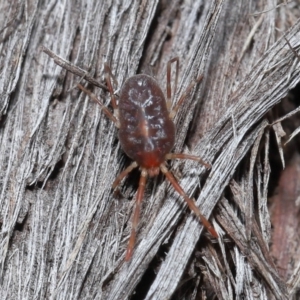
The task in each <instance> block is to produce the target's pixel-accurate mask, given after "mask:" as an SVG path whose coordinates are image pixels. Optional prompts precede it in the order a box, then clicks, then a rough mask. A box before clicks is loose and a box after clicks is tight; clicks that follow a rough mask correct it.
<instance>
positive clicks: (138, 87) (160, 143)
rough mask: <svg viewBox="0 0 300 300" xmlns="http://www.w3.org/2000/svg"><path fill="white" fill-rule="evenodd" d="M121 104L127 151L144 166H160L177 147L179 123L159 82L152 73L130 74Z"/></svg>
mask: <svg viewBox="0 0 300 300" xmlns="http://www.w3.org/2000/svg"><path fill="white" fill-rule="evenodd" d="M118 104H119V106H118V108H119V121H120V131H119V139H120V143H121V146H122V148H123V150H124V152H125V153H126V154H127V155H128V156H129V157H130V158H131V159H132V160H134V161H136V162H137V163H138V165H139V166H141V167H142V168H146V169H152V168H157V167H159V166H160V164H162V163H163V162H164V161H165V155H166V154H167V153H169V152H170V151H171V150H172V148H173V146H174V143H175V126H174V123H173V121H172V120H171V118H170V116H169V111H168V109H167V105H166V101H165V97H164V94H163V92H162V90H161V88H160V87H159V85H158V83H157V82H156V81H155V80H154V79H153V78H152V77H150V76H148V75H143V74H141V75H135V76H132V77H130V78H129V79H127V80H126V81H125V83H124V85H123V86H122V89H121V92H120V98H119V103H118Z"/></svg>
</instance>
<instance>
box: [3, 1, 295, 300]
mask: <svg viewBox="0 0 300 300" xmlns="http://www.w3.org/2000/svg"><path fill="white" fill-rule="evenodd" d="M299 7H300V5H299V1H289V2H288V1H282V2H280V1H275V0H264V1H262V0H257V1H249V0H241V1H229V0H219V1H203V0H198V1H197V0H196V1H189V0H185V1H179V0H174V1H117V0H112V1H109V0H106V1H97V0H94V1H92V0H83V1H76V0H73V1H67V0H65V1H63V0H61V1H58V0H52V1H38V0H36V1H34V0H28V1H24V0H19V1H17V0H14V1H12V2H11V3H7V2H6V1H3V0H0V53H1V56H0V97H1V98H0V140H1V144H0V225H1V234H0V273H1V275H0V277H1V282H0V284H1V288H0V298H1V299H127V298H129V297H131V299H171V298H172V299H273V298H274V299H292V298H293V297H295V299H296V298H297V295H296V292H297V289H298V287H299V280H300V254H299V250H298V249H299V248H300V247H299V239H300V238H299V230H298V232H297V228H299V227H297V226H298V223H297V222H299V216H298V208H297V207H298V206H297V204H298V205H299V200H297V198H298V193H299V190H300V188H298V186H297V181H298V177H299V171H298V169H299V161H300V160H299V159H298V155H297V153H298V152H297V149H299V147H297V144H295V142H294V146H293V147H291V150H290V153H289V155H290V156H292V157H293V160H292V162H291V166H292V167H289V168H287V169H286V172H287V173H285V175H282V176H286V177H282V178H283V179H281V180H280V184H279V190H278V192H276V195H275V196H274V197H273V198H271V200H270V203H272V204H273V203H274V205H271V210H269V207H268V205H267V204H268V203H267V200H268V196H269V194H270V192H269V193H268V190H269V186H270V184H271V187H274V186H275V185H276V180H277V179H278V177H279V173H280V171H281V169H282V163H283V156H284V151H285V149H286V148H283V147H282V137H283V136H284V132H283V129H282V127H281V122H278V123H277V124H275V125H272V126H269V124H271V123H272V122H273V121H275V120H276V119H277V118H278V117H280V116H282V115H283V114H285V113H287V112H288V111H290V110H292V109H293V108H296V106H297V105H299V100H298V98H299V96H298V97H297V96H295V95H297V94H289V96H288V97H287V95H288V92H289V91H290V90H291V89H292V88H294V87H295V86H296V84H297V83H298V82H299V81H300V69H299V64H300V63H299V60H298V59H297V57H296V55H295V53H294V52H293V51H292V50H291V49H290V47H289V46H288V45H287V43H286V41H285V39H283V38H282V37H283V36H284V35H285V36H286V38H287V39H288V40H289V43H290V45H291V46H292V47H293V48H294V49H295V50H297V49H299V46H300V34H299V30H300V21H299V16H300V9H299ZM41 46H46V47H48V48H50V49H51V50H52V51H54V52H55V53H56V54H57V55H59V56H61V57H62V58H64V59H66V60H69V61H71V62H72V63H74V64H75V65H77V66H79V67H80V68H82V69H84V70H87V71H88V72H89V74H90V75H91V76H93V77H95V78H96V79H97V80H98V81H100V82H103V83H105V81H104V76H103V67H104V63H105V62H108V63H109V65H110V66H111V68H112V72H113V74H115V76H116V78H117V80H118V83H119V88H120V86H121V84H122V82H124V80H125V79H126V78H127V77H128V76H131V75H133V74H136V73H147V74H151V75H153V76H154V77H155V78H157V80H158V81H159V82H161V83H162V88H163V90H165V85H166V64H167V61H168V60H169V59H170V58H172V57H174V56H179V58H180V74H179V84H178V93H177V94H176V95H175V97H174V101H177V100H178V99H179V97H180V94H181V92H182V91H184V90H185V88H186V87H187V86H188V85H189V83H190V82H191V81H192V80H193V79H195V78H196V77H197V76H199V75H200V74H203V75H204V80H203V81H202V83H201V84H199V85H198V86H197V87H196V88H195V89H194V90H193V91H192V93H191V95H190V96H189V97H188V98H187V99H186V101H185V102H184V104H183V105H182V107H181V109H180V112H179V114H178V116H177V117H176V119H175V122H176V125H177V139H176V145H175V149H176V151H184V152H190V153H192V154H194V155H199V156H201V157H203V159H204V160H205V161H207V162H210V163H211V164H212V165H213V167H212V169H211V170H210V171H207V170H205V169H204V168H203V167H202V166H201V165H199V164H197V163H195V162H190V161H189V162H188V161H187V162H185V161H178V162H172V164H170V166H171V170H172V171H173V172H174V174H175V176H176V177H177V178H178V179H179V181H180V183H181V185H182V186H183V187H184V190H185V191H186V192H188V193H189V195H191V196H194V197H196V199H197V204H198V205H199V207H200V208H201V210H202V212H203V214H204V215H205V216H207V217H209V216H210V220H211V221H212V222H213V224H214V226H215V228H216V230H217V231H218V232H219V235H220V239H219V240H218V241H216V240H213V239H212V238H211V237H210V235H209V234H207V233H205V231H203V232H202V229H203V228H202V226H201V224H200V223H199V222H198V220H197V219H196V218H195V217H194V216H193V214H191V213H190V212H189V211H188V210H187V208H186V206H185V204H184V203H183V201H182V199H181V198H179V197H178V195H177V194H176V193H175V192H174V191H173V189H172V188H170V186H169V184H168V183H167V182H166V181H165V179H164V178H162V177H159V178H158V179H156V180H153V181H151V182H149V184H148V185H147V189H146V195H145V200H144V203H143V210H142V216H141V221H140V227H139V232H138V240H137V246H136V248H135V252H134V254H133V258H132V260H131V261H130V262H129V263H125V262H124V253H125V249H126V245H127V242H128V236H129V233H130V228H131V221H130V220H131V215H132V210H133V208H134V197H135V191H136V188H137V182H138V172H135V173H133V174H132V175H130V176H129V178H128V179H127V180H125V181H124V182H123V184H122V185H121V188H120V193H119V195H114V194H113V193H112V191H111V184H112V182H113V180H114V178H115V177H116V176H117V174H118V173H119V172H120V171H121V170H123V169H124V167H125V166H127V165H128V164H129V163H130V160H129V159H128V158H126V157H125V155H124V154H123V153H122V150H121V149H120V145H119V143H118V138H117V129H116V128H115V127H114V124H112V122H110V121H109V120H108V119H107V117H105V115H103V113H101V111H100V109H99V108H98V107H97V106H96V105H95V104H94V103H93V102H92V101H90V100H89V99H88V97H86V96H85V95H83V94H82V93H80V92H79V91H78V90H77V89H76V88H74V86H76V84H77V83H78V82H79V80H80V78H79V77H78V76H75V75H73V74H71V73H68V72H66V71H65V70H64V69H62V68H61V67H59V66H57V65H56V64H55V63H54V61H53V59H51V58H50V57H49V56H47V55H46V54H45V53H43V52H42V51H41ZM89 88H90V89H91V90H93V92H94V93H95V94H96V95H97V96H98V97H99V98H100V99H101V100H102V101H103V102H104V103H106V104H108V103H109V95H108V93H107V92H105V91H103V90H102V89H100V88H96V87H93V86H91V85H89ZM118 91H119V89H118V88H117V89H116V93H118ZM293 95H294V96H293ZM298 95H299V93H298ZM284 97H287V98H286V99H285V101H284V102H282V104H284V105H282V104H281V105H277V104H278V103H280V102H281V101H282V99H283V98H284ZM273 108H274V109H273ZM296 116H297V115H296ZM298 123H299V122H298ZM298 123H297V118H296V119H295V121H290V123H289V124H288V125H287V126H288V129H285V130H286V132H289V131H290V132H292V131H293V130H294V129H295V128H296V127H297V126H299V125H300V124H298ZM295 126H296V127H295ZM274 133H275V134H274ZM277 153H279V154H280V155H277ZM280 156H281V158H280ZM278 157H279V158H278ZM280 161H281V162H280ZM270 174H271V176H270ZM297 176H298V177H297ZM292 183H294V185H293V184H292ZM288 184H290V186H288ZM287 186H288V187H287ZM288 188H289V189H288ZM287 189H288V191H287ZM272 192H274V188H273V190H272ZM274 199H275V200H274ZM287 199H288V200H289V202H286V200H287ZM276 203H279V204H278V205H282V206H281V208H280V207H279V208H278V206H276V205H275V204H276ZM283 203H289V204H286V205H285V204H283ZM285 208H286V209H285ZM270 211H271V213H272V212H273V213H272V214H271V216H272V224H273V228H274V229H273V230H271V218H270V215H269V214H270ZM270 245H271V246H272V247H271V249H270ZM293 249H294V250H293ZM280 256H282V257H280ZM291 262H292V263H291Z"/></svg>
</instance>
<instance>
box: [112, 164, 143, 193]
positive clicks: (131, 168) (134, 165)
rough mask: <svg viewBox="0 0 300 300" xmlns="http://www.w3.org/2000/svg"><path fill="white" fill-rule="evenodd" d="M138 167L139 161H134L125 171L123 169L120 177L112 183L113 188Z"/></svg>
mask: <svg viewBox="0 0 300 300" xmlns="http://www.w3.org/2000/svg"><path fill="white" fill-rule="evenodd" d="M136 167H138V164H137V162H135V161H134V162H133V163H132V164H130V165H129V166H128V167H127V168H126V169H125V170H124V171H122V172H121V173H120V174H119V175H118V177H117V178H116V179H115V181H114V182H113V184H112V187H111V188H112V189H115V188H116V187H117V186H118V185H119V183H120V182H121V181H122V180H123V178H125V177H126V176H127V175H128V174H129V173H130V172H131V171H132V170H133V169H134V168H136Z"/></svg>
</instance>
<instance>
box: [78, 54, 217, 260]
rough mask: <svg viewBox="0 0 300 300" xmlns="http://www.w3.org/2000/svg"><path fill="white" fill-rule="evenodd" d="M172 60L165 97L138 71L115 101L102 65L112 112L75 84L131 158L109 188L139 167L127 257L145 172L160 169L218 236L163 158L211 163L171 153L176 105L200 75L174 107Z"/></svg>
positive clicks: (134, 227) (154, 171) (126, 82)
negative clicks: (93, 103) (94, 104)
mask: <svg viewBox="0 0 300 300" xmlns="http://www.w3.org/2000/svg"><path fill="white" fill-rule="evenodd" d="M173 62H176V83H175V86H176V85H177V78H178V69H179V66H178V65H179V59H178V57H175V58H173V59H171V60H170V61H169V62H168V66H167V101H166V100H165V96H164V93H163V92H162V90H161V88H160V86H159V85H158V83H157V81H156V80H155V79H154V78H152V77H151V76H148V75H143V74H141V75H135V76H132V77H130V78H128V79H127V80H126V81H125V83H124V84H123V86H122V89H121V92H120V97H119V101H118V105H117V102H116V99H115V96H114V91H113V88H112V84H111V77H112V73H111V70H110V68H109V67H108V65H105V72H106V82H107V86H108V90H109V92H110V96H111V103H112V106H113V109H114V114H112V113H111V112H110V111H109V110H108V108H107V107H105V106H104V105H103V104H102V103H101V101H99V100H98V99H97V98H96V96H95V95H94V94H93V93H91V92H90V91H88V90H87V89H85V88H84V87H83V86H82V85H80V84H78V87H79V88H80V89H81V90H82V91H84V92H85V93H86V94H88V95H89V96H90V97H91V98H92V99H93V100H94V101H96V102H97V103H98V104H99V105H100V106H101V108H102V110H103V111H104V113H105V114H106V115H107V116H108V117H109V118H110V119H111V120H112V121H113V122H114V123H115V125H116V126H117V127H118V128H119V129H120V131H119V139H120V143H121V146H122V148H123V150H124V152H125V153H126V154H127V155H128V156H129V157H130V158H131V159H132V160H133V161H134V162H133V163H132V164H131V165H130V166H129V167H127V168H126V169H125V170H124V171H123V172H121V174H120V175H119V176H118V177H117V178H116V179H115V181H114V183H113V185H112V188H113V189H114V188H115V187H116V186H117V185H118V184H119V183H120V182H121V180H122V179H123V178H124V177H126V176H127V175H128V173H130V172H131V171H132V170H133V169H134V168H136V167H140V170H141V177H140V181H139V187H138V191H137V196H136V206H135V210H134V215H133V220H132V230H131V235H130V238H129V243H128V247H127V252H126V256H125V260H126V261H128V260H129V259H130V258H131V256H132V252H133V249H134V245H135V239H136V231H137V226H138V221H139V215H140V208H141V202H142V200H143V195H144V191H145V184H146V179H147V176H148V175H149V176H150V177H152V176H156V175H158V174H159V172H160V171H162V173H163V174H164V175H165V176H166V177H167V179H168V180H169V181H170V183H171V184H172V185H173V187H174V188H175V190H176V191H177V192H178V193H179V194H180V195H181V196H182V197H183V198H184V200H185V201H186V202H187V204H188V206H189V208H190V209H191V210H192V211H193V212H194V213H195V214H196V215H197V216H198V217H199V219H200V220H201V222H202V224H203V225H204V226H205V227H206V229H207V230H208V231H209V232H210V233H211V234H212V235H213V236H214V237H216V238H217V237H218V234H217V233H216V231H215V230H214V228H213V227H212V225H211V224H210V223H209V221H208V220H207V219H206V218H205V217H204V216H203V215H202V214H201V212H200V210H199V209H198V207H197V206H196V204H195V202H194V200H193V199H190V198H189V197H188V196H187V195H186V193H185V192H184V191H183V189H182V188H181V186H180V185H179V183H178V182H177V181H176V179H175V178H174V176H173V175H172V174H171V173H170V172H169V171H168V169H167V167H166V165H165V161H166V160H168V159H176V158H179V159H192V160H196V161H198V162H200V163H201V164H203V165H205V166H206V167H207V168H209V167H210V165H208V164H206V163H205V162H203V161H202V160H201V159H200V158H199V157H197V156H193V155H188V154H183V153H170V151H171V150H172V148H173V146H174V143H175V125H174V123H173V118H174V116H175V114H176V112H177V110H178V108H179V106H180V105H181V104H182V102H183V100H184V99H185V98H186V95H187V94H188V93H189V92H190V91H191V89H192V88H193V86H194V85H195V83H197V82H199V81H200V80H201V79H202V76H200V77H199V78H197V80H196V81H195V82H194V83H192V84H190V85H189V87H188V88H187V90H186V91H185V93H183V95H182V96H181V98H180V99H179V101H178V103H177V104H176V105H175V107H174V108H173V109H171V106H172V103H171V64H172V63H173Z"/></svg>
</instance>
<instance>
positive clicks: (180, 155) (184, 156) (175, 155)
mask: <svg viewBox="0 0 300 300" xmlns="http://www.w3.org/2000/svg"><path fill="white" fill-rule="evenodd" d="M176 158H179V159H191V160H195V161H197V162H199V163H200V164H202V165H203V166H204V167H205V168H207V169H210V168H211V165H210V164H208V163H206V162H205V161H203V160H202V159H201V158H200V157H198V156H195V155H189V154H184V153H168V154H167V155H166V160H169V159H176Z"/></svg>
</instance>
